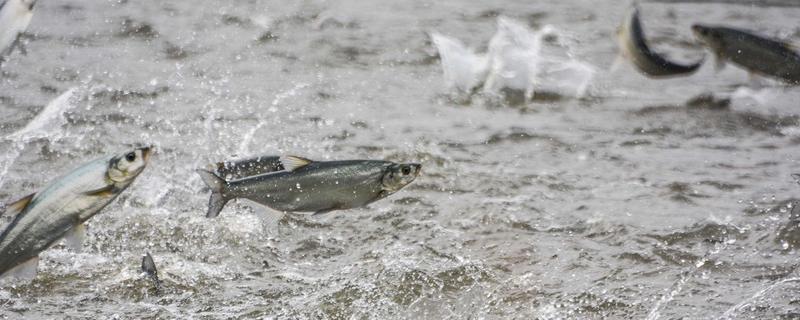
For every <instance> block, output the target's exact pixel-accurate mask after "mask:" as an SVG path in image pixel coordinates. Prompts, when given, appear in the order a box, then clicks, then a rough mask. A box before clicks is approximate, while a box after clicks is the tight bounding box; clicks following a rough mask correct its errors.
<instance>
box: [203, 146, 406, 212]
mask: <svg viewBox="0 0 800 320" xmlns="http://www.w3.org/2000/svg"><path fill="white" fill-rule="evenodd" d="M280 160H281V163H282V165H283V167H284V168H285V170H283V171H277V172H272V173H266V174H261V175H257V176H251V177H246V178H242V179H238V180H232V181H225V180H223V179H222V178H220V177H219V176H217V175H215V174H214V173H212V172H210V171H206V170H200V169H198V170H197V172H198V173H199V174H200V177H202V178H203V182H205V183H206V184H207V185H208V186H209V187H210V188H211V192H212V193H211V198H210V199H209V205H208V213H207V214H206V217H208V218H214V217H216V216H217V215H219V212H220V211H221V210H222V208H223V207H224V206H225V203H227V202H228V201H230V200H231V199H236V198H245V199H249V200H252V201H255V202H258V203H260V204H263V205H265V206H267V207H270V208H272V209H275V210H278V211H283V212H315V214H321V213H325V212H329V211H333V210H343V209H350V208H357V207H362V206H365V205H367V204H369V203H371V202H373V201H376V200H379V199H382V198H385V197H386V196H388V195H390V194H392V193H394V192H396V191H398V190H400V189H402V188H403V187H405V186H406V185H408V184H409V183H411V182H412V181H414V179H415V178H416V177H417V175H419V172H420V168H421V165H419V164H416V163H408V164H398V163H393V162H389V161H375V160H347V161H311V160H308V159H305V158H301V157H295V156H286V157H281V158H280Z"/></svg>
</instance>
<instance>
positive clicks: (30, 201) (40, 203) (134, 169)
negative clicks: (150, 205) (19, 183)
mask: <svg viewBox="0 0 800 320" xmlns="http://www.w3.org/2000/svg"><path fill="white" fill-rule="evenodd" d="M150 150H151V149H150V148H149V147H146V148H137V149H134V150H131V151H129V152H126V153H123V154H120V155H116V156H108V157H103V158H100V159H97V160H94V161H91V162H89V163H86V164H84V165H82V166H80V167H78V168H77V169H75V170H73V171H71V172H69V173H67V174H66V175H64V176H62V177H60V178H57V179H55V180H53V181H52V182H50V184H49V185H48V186H46V187H45V188H44V189H42V191H40V192H37V193H33V194H30V195H28V196H26V197H24V198H22V199H21V200H19V201H17V202H14V203H12V204H10V205H9V206H8V207H7V212H6V214H14V213H16V216H15V217H14V220H12V221H11V223H10V224H9V225H8V227H6V229H5V231H3V233H2V234H0V277H1V276H5V275H7V274H21V275H24V276H22V278H33V277H34V276H35V275H36V266H37V264H38V261H39V253H40V252H42V251H44V250H46V249H47V248H49V247H50V246H52V245H54V244H55V243H57V242H58V241H59V240H60V239H62V238H65V237H66V240H67V245H68V246H70V247H72V248H74V249H76V250H80V248H81V240H82V238H83V236H84V234H85V232H86V227H85V225H84V222H86V221H87V220H89V218H91V217H93V216H94V215H95V214H97V213H98V212H100V210H102V209H103V208H104V207H105V206H107V205H108V204H109V203H111V201H113V200H114V199H115V198H116V197H117V196H118V195H119V194H120V193H122V191H124V190H125V189H126V188H128V186H130V184H131V183H132V182H133V181H134V180H135V179H136V177H137V176H139V174H140V173H141V172H142V170H144V168H145V166H146V165H147V161H148V159H149V157H150ZM17 272H19V273H17Z"/></svg>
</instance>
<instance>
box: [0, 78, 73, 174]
mask: <svg viewBox="0 0 800 320" xmlns="http://www.w3.org/2000/svg"><path fill="white" fill-rule="evenodd" d="M77 91H78V90H77V88H76V87H73V88H70V89H69V90H67V91H66V92H64V93H62V94H61V95H60V96H58V97H57V98H55V99H53V101H51V102H50V103H48V104H47V106H45V107H44V109H42V111H41V112H39V114H37V115H36V116H35V117H34V118H33V119H32V120H31V121H30V122H28V124H27V125H25V127H23V128H22V129H19V130H17V131H16V132H14V133H12V134H10V135H8V136H6V137H5V140H6V141H8V142H10V143H11V145H10V146H9V150H7V151H6V154H5V157H4V158H3V159H2V160H0V187H2V186H3V184H4V183H5V177H6V174H7V173H8V170H9V169H10V168H11V166H12V165H13V164H14V162H16V160H17V158H18V157H19V155H20V153H21V152H22V150H24V149H25V146H26V145H27V144H28V143H29V142H31V141H33V140H35V139H50V140H56V139H59V138H60V137H61V136H62V135H63V132H62V131H61V130H60V128H61V126H62V125H63V124H64V123H66V121H67V120H66V118H65V117H64V113H66V112H67V111H69V110H70V109H72V108H74V107H75V105H76V103H75V101H74V99H75V97H76V96H77V94H76V92H77ZM54 128H56V130H54Z"/></svg>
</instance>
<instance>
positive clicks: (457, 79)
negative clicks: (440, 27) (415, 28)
mask: <svg viewBox="0 0 800 320" xmlns="http://www.w3.org/2000/svg"><path fill="white" fill-rule="evenodd" d="M430 37H431V40H432V41H433V44H434V45H435V46H436V49H437V50H438V51H439V57H440V58H441V60H442V71H443V72H444V83H445V86H446V88H447V89H448V90H452V91H455V92H456V93H457V94H470V93H472V91H473V90H475V89H477V88H479V87H480V86H482V85H483V82H484V80H485V79H486V75H487V73H488V71H489V58H488V57H487V56H486V55H478V54H476V53H475V52H473V51H472V50H471V49H469V48H467V47H466V46H465V45H464V44H463V43H461V41H458V40H457V39H453V38H450V37H447V36H444V35H442V34H440V33H437V32H433V33H431V34H430Z"/></svg>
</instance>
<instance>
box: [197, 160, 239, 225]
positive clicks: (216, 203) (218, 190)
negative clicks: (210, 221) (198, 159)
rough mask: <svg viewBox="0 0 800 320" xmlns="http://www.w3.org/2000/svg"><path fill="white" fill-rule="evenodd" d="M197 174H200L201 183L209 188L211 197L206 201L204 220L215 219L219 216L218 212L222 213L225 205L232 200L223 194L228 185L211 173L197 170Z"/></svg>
mask: <svg viewBox="0 0 800 320" xmlns="http://www.w3.org/2000/svg"><path fill="white" fill-rule="evenodd" d="M197 173H198V174H200V178H202V179H203V182H205V183H206V185H207V186H208V187H209V188H211V197H210V198H209V199H208V212H207V213H206V218H215V217H216V216H218V215H219V212H220V211H222V208H224V207H225V204H226V203H228V201H229V200H231V199H232V198H231V197H228V196H227V195H226V194H225V192H226V191H227V190H228V183H227V182H226V181H225V180H224V179H222V178H220V177H219V176H217V175H215V174H214V173H213V172H211V171H207V170H203V169H197Z"/></svg>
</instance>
